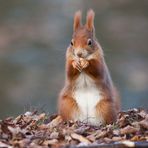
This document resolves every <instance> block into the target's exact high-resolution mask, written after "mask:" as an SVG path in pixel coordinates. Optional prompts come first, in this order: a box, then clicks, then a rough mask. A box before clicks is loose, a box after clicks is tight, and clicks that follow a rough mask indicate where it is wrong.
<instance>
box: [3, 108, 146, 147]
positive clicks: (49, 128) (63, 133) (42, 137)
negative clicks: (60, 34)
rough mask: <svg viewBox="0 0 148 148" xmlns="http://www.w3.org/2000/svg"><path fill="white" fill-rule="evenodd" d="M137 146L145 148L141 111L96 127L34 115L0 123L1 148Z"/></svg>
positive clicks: (126, 114)
mask: <svg viewBox="0 0 148 148" xmlns="http://www.w3.org/2000/svg"><path fill="white" fill-rule="evenodd" d="M138 142H139V143H140V144H139V146H143V145H142V144H143V143H144V146H148V113H147V111H146V110H143V109H131V110H128V111H125V112H124V111H122V112H120V113H119V114H118V119H117V121H116V123H114V124H110V125H106V126H99V127H97V126H90V125H87V124H84V123H80V122H72V121H69V122H64V121H62V119H61V117H60V116H57V115H52V116H49V115H47V114H45V113H38V112H36V111H35V112H26V113H24V114H22V115H19V116H18V117H16V118H12V117H9V118H6V119H4V120H0V147H8V148H11V147H29V148H34V147H36V148H40V147H43V148H46V147H47V148H48V147H75V146H77V147H85V146H87V147H91V146H93V147H107V146H110V145H111V144H112V145H115V144H121V143H122V144H123V143H128V144H129V145H130V146H131V147H134V146H135V145H134V144H135V143H138ZM118 146H119V145H118ZM119 147H120V146H119Z"/></svg>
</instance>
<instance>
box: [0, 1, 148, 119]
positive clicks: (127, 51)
mask: <svg viewBox="0 0 148 148" xmlns="http://www.w3.org/2000/svg"><path fill="white" fill-rule="evenodd" d="M89 8H92V9H94V11H95V13H96V17H95V28H96V36H97V38H98V40H99V42H100V44H101V45H102V47H103V49H104V52H105V58H106V62H107V65H108V67H109V69H110V72H111V75H112V78H113V80H114V82H115V84H116V86H117V87H118V90H119V91H120V94H121V98H122V109H128V108H133V107H145V108H147V105H148V1H147V0H92V1H90V0H13V1H12V0H11V1H10V0H1V1H0V117H1V118H4V117H6V116H15V115H17V114H20V113H22V112H24V111H27V110H32V109H34V108H37V109H39V110H41V111H42V110H43V111H47V112H49V113H55V112H56V101H57V96H58V93H59V91H60V89H61V88H62V86H63V84H64V78H65V76H64V74H65V72H64V63H65V51H66V48H67V46H68V45H69V43H70V41H71V35H72V27H73V15H74V13H75V11H77V10H82V11H83V21H85V16H86V11H87V10H88V9H89Z"/></svg>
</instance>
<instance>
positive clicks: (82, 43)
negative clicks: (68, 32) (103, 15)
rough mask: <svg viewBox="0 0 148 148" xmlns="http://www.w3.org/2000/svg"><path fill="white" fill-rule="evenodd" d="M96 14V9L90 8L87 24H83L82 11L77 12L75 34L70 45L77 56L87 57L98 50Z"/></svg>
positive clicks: (74, 25) (74, 26)
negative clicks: (95, 26)
mask: <svg viewBox="0 0 148 148" xmlns="http://www.w3.org/2000/svg"><path fill="white" fill-rule="evenodd" d="M94 16H95V13H94V11H93V10H89V11H88V12H87V16H86V24H85V25H82V23H81V11H77V12H76V13H75V16H74V24H73V36H72V40H71V45H70V47H71V49H72V51H73V54H74V56H75V57H78V58H87V57H88V56H89V55H90V54H91V53H93V52H95V50H96V48H95V46H96V41H95V28H94Z"/></svg>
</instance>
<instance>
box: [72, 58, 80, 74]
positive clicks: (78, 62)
mask: <svg viewBox="0 0 148 148" xmlns="http://www.w3.org/2000/svg"><path fill="white" fill-rule="evenodd" d="M72 66H73V68H75V69H77V70H78V71H79V72H81V71H82V67H81V63H80V61H78V60H75V61H73V62H72Z"/></svg>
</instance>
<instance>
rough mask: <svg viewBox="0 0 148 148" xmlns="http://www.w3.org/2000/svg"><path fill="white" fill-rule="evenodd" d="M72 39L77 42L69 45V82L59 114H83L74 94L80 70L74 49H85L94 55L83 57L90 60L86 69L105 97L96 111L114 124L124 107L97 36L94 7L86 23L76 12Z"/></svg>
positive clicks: (64, 115)
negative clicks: (83, 22)
mask: <svg viewBox="0 0 148 148" xmlns="http://www.w3.org/2000/svg"><path fill="white" fill-rule="evenodd" d="M88 39H91V41H92V45H91V46H89V45H88V44H87V42H88ZM72 42H73V45H70V46H69V47H68V48H67V53H66V82H65V86H64V89H63V90H62V93H61V94H60V96H59V106H58V107H59V108H58V109H59V114H60V115H61V116H62V117H63V118H64V119H65V120H69V119H73V120H74V118H73V117H74V115H78V114H79V107H78V105H77V103H76V101H75V99H74V98H73V97H72V96H73V90H74V89H75V80H76V79H77V77H78V76H79V75H80V72H79V71H78V70H77V69H76V68H74V67H73V66H72V62H73V61H75V56H76V55H75V53H74V52H75V51H76V50H80V49H85V50H86V51H87V53H88V56H91V58H90V59H87V58H86V57H83V58H84V60H86V61H87V62H88V63H89V64H88V66H87V67H86V68H84V69H83V71H84V72H85V73H86V74H87V75H89V76H90V77H91V78H92V79H93V80H94V81H95V83H96V86H97V87H98V90H101V96H102V100H101V101H100V102H98V104H96V114H97V115H98V116H101V117H102V118H103V120H104V123H112V122H113V121H115V120H116V115H117V112H118V111H119V109H120V106H119V104H120V101H119V96H118V92H117V91H116V89H115V87H114V85H113V82H112V80H111V77H110V74H109V71H108V68H107V66H106V64H105V60H104V56H103V51H102V48H101V46H100V45H99V43H98V42H97V40H96V38H95V29H94V12H93V10H89V11H88V13H87V18H86V24H85V25H84V26H82V24H81V12H80V11H78V12H76V14H75V17H74V33H73V37H72ZM79 66H81V65H79ZM90 99H91V98H90Z"/></svg>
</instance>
